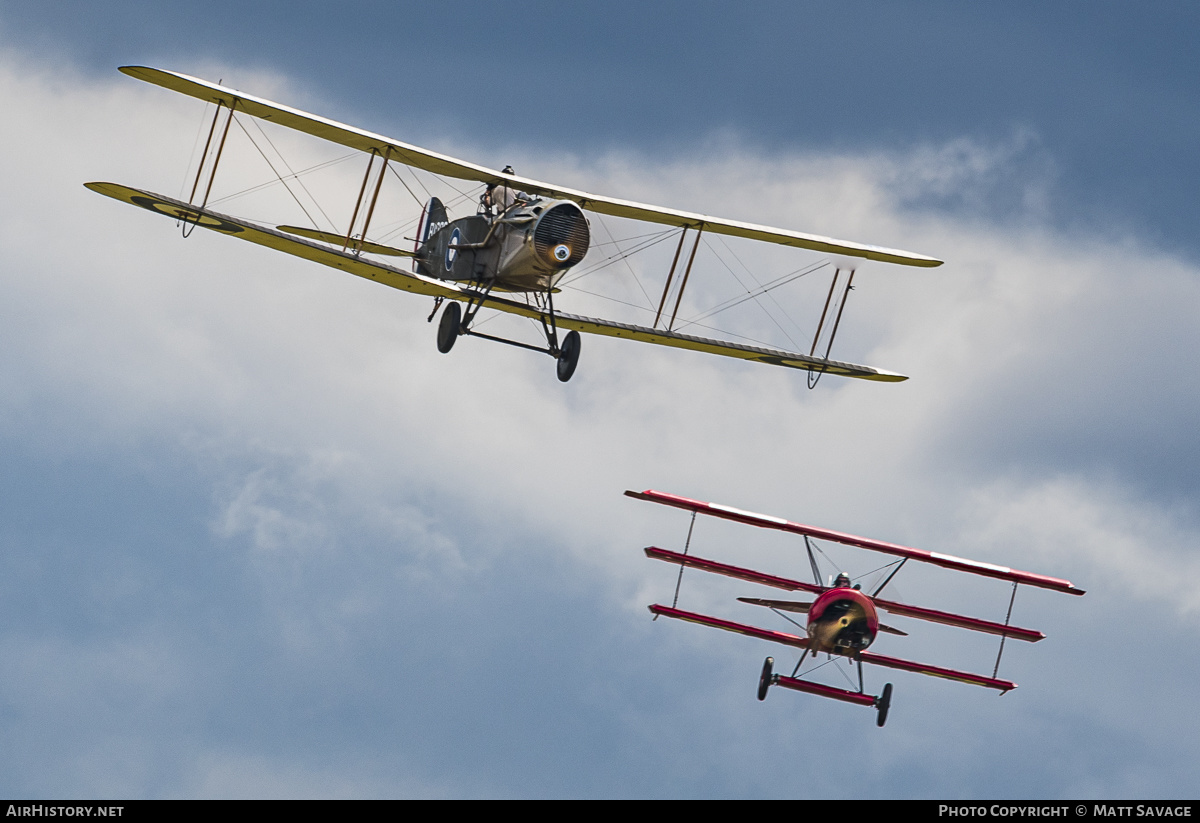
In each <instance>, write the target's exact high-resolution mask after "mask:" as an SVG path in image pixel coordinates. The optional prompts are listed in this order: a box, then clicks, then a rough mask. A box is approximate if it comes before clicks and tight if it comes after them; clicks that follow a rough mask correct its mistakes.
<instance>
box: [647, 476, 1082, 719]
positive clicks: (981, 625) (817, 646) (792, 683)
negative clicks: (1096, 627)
mask: <svg viewBox="0 0 1200 823" xmlns="http://www.w3.org/2000/svg"><path fill="white" fill-rule="evenodd" d="M625 494H626V495H628V496H629V497H635V498H637V499H639V500H649V501H650V502H652V503H661V504H663V505H666V506H674V507H675V508H679V509H685V510H687V511H690V512H692V525H693V526H694V525H695V519H696V515H697V514H706V515H710V516H712V517H719V518H722V519H725V520H733V521H735V522H737V523H744V524H747V525H751V526H759V527H762V528H766V529H778V530H779V531H784V532H790V533H792V534H798V535H802V536H803V537H804V542H805V548H806V549H807V551H808V559H809V564H810V565H811V567H812V571H813V577H814V579H815V582H814V583H805V582H802V581H800V580H791V579H788V578H785V577H777V576H775V575H771V574H765V573H763V572H759V571H754V570H753V569H747V568H742V567H739V566H732V565H729V564H727V563H720V562H717V561H715V560H707V559H704V558H701V557H696V556H694V555H690V554H689V553H688V546H690V544H691V536H692V531H691V527H689V529H688V540H687V543H686V544H685V548H684V551H683V552H682V553H680V552H674V551H669V550H667V549H660V548H657V547H654V546H651V547H649V548H647V549H646V550H645V551H646V556H647V557H649V558H651V559H653V560H663V561H665V562H668V563H675V564H677V565H679V567H680V569H679V576H680V580H682V577H683V570H684V568H694V569H697V570H699V571H705V572H711V573H713V574H719V575H724V576H726V577H732V578H736V579H738V580H745V581H747V582H750V583H760V584H762V585H764V586H770V587H772V588H776V589H783V590H785V591H802V592H807V593H809V594H814V595H816V599H815V600H811V601H805V602H801V601H795V600H766V599H761V598H753V597H739V598H738V600H740V601H741V602H743V603H750V604H752V605H756V606H764V607H766V608H768V609H771V610H772V611H774V612H775V613H777V614H779V615H780V616H781V617H784V618H785V619H787V620H789V621H790V622H792V623H795V621H793V620H791V618H788V617H787V615H786V614H785V612H786V613H799V614H806V615H807V624H806V626H804V627H803V628H805V630H806V631H805V634H803V635H797V634H790V633H788V632H780V631H774V630H771V629H763V628H759V627H757V626H751V625H747V624H745V623H737V622H734V621H732V620H726V619H724V618H720V617H712V616H709V615H705V614H698V613H696V612H690V611H684V610H683V609H680V608H677V605H678V601H679V584H678V583H676V589H675V601H674V602H673V603H672V605H671V606H662V605H658V604H655V605H652V606H650V611H651V613H652V614H654V616H655V619H656V620H657V619H658V618H659V617H673V618H676V619H678V620H686V621H689V622H692V623H699V624H700V625H702V626H711V627H712V628H715V629H723V630H724V631H729V632H736V633H738V634H743V635H746V636H748V637H756V638H759V639H761V640H769V641H771V642H774V643H780V644H782V645H784V646H791V647H793V648H797V649H801V650H802V651H801V653H800V659H799V660H798V661H797V663H796V666H795V668H794V669H793V670H792V673H791V674H790V675H782V674H776V673H775V671H774V665H775V661H774V658H771V657H768V658H767V659H766V661H765V662H764V663H763V668H762V673H761V675H760V676H759V681H758V699H759V700H764V699H766V696H767V692H768V691H769V690H770V688H771V686H782V687H784V688H787V689H794V690H795V691H800V692H808V693H810V694H816V695H820V696H821V697H829V698H832V699H834V700H842V701H845V702H847V703H854V704H856V705H859V706H869V707H871V708H874V709H875V711H876V724H877V725H879V726H882V725H883V724H884V723H885V722H886V721H887V716H888V709H889V707H890V705H891V699H892V684H891V683H888V684H886V685H885V686H884V687H883V690H882V691H881V692H880V693H879V694H878V695H871V694H868V693H867V692H866V690H865V688H864V686H863V669H862V666H863V664H864V663H867V664H870V665H873V666H883V667H884V668H889V669H898V670H900V671H906V672H915V673H917V674H927V675H932V676H934V677H944V678H947V679H950V680H958V681H960V682H962V683H970V684H973V685H976V686H983V687H985V688H989V689H996V690H998V691H999V692H1000V693H1001V694H1003V693H1005V692H1007V691H1010V690H1012V689H1015V688H1016V687H1017V684H1016V683H1013V682H1011V681H1008V680H1002V679H1000V678H999V677H998V676H997V675H998V674H999V669H1000V658H1001V656H1002V655H1003V653H1004V641H1005V640H1007V639H1008V638H1010V637H1011V638H1013V639H1015V640H1025V641H1028V642H1037V641H1038V640H1041V639H1043V638H1044V637H1045V635H1044V634H1042V632H1040V631H1036V630H1034V629H1025V628H1021V627H1019V626H1014V625H1012V624H1011V623H1010V622H1009V620H1010V618H1011V617H1012V607H1013V602H1014V601H1015V599H1016V594H1017V586H1019V585H1022V584H1024V585H1026V586H1035V587H1037V588H1042V589H1052V590H1054V591H1060V592H1066V593H1068V594H1083V593H1084V592H1083V590H1082V589H1077V588H1075V586H1073V585H1071V582H1070V581H1069V580H1060V579H1059V578H1056V577H1047V576H1046V575H1041V574H1034V573H1032V572H1023V571H1018V570H1017V569H1009V568H1006V567H1004V566H996V565H993V564H991V563H981V562H978V561H975V560H966V559H964V558H961V557H952V556H950V555H946V554H939V553H937V552H930V551H924V550H922V549H913V548H909V547H907V546H898V545H895V544H893V543H884V542H882V541H879V540H871V539H868V538H865V537H855V536H854V535H850V534H843V533H841V532H835V531H830V530H829V529H821V528H817V527H815V526H806V525H804V524H802V523H792V522H789V521H787V520H784V519H783V518H780V517H771V516H769V515H765V514H755V513H754V512H748V511H742V510H741V509H735V508H732V507H730V506H723V505H720V504H718V503H704V502H701V501H699V500H691V499H689V498H686V497H679V496H677V495H673V494H665V493H663V492H657V491H653V490H647V491H643V492H635V491H627V492H625ZM811 538H816V539H819V540H828V541H831V542H835V543H841V544H843V545H846V546H855V547H858V548H861V549H869V550H872V551H877V552H883V553H885V554H890V555H893V556H896V557H899V558H901V559H900V560H898V561H896V562H895V563H894V564H891V565H893V566H894V568H891V572H890V574H888V575H887V577H886V579H884V580H883V582H882V583H880V584H879V585H878V586H876V587H875V589H874V590H873V591H871V592H870V593H867V592H864V591H862V590H861V588H860V585H859V584H852V581H851V579H850V578H849V577H848V576H847V575H845V574H839V575H838V576H837V578H836V579H835V580H833V584H832V585H824V584H823V583H822V581H821V575H820V572H819V570H818V567H817V560H816V556H815V555H814V554H813V544H812V542H811V540H810V539H811ZM910 560H916V561H919V562H922V563H932V564H934V565H937V566H942V567H943V568H947V569H953V570H956V571H962V572H968V573H971V574H978V575H983V576H985V577H995V578H998V579H1000V580H1007V581H1010V582H1011V583H1012V597H1011V598H1010V600H1009V604H1008V614H1007V616H1006V617H1005V619H1004V622H1003V623H997V622H994V621H991V620H982V619H980V618H976V617H967V616H965V615H960V614H952V613H950V612H944V611H937V610H935V609H928V608H924V607H920V606H910V605H908V604H905V603H898V602H895V601H892V600H885V599H883V598H882V597H880V595H881V594H882V592H883V589H884V587H886V586H887V585H888V583H890V582H891V581H892V578H893V577H895V576H896V573H897V572H898V571H900V568H901V567H903V566H904V564H906V563H907V562H908V561H910ZM887 568H888V567H885V570H886V569H887ZM880 612H887V613H888V614H893V615H898V616H902V617H912V618H916V619H918V620H927V621H931V622H934V623H942V624H944V625H947V626H956V627H959V628H963V629H969V630H971V631H977V632H983V633H985V634H992V635H998V636H999V637H1000V649H999V652H998V653H997V655H996V667H995V669H994V670H993V672H992V675H991V676H990V677H988V676H987V675H982V674H972V673H971V672H964V671H957V670H955V669H948V668H943V667H941V666H933V665H929V664H927V663H916V662H913V661H910V660H902V659H900V658H897V657H888V656H885V655H882V654H876V653H874V652H869V651H867V648H868V647H869V646H871V644H872V643H873V642H874V641H875V638H876V635H877V634H878V633H879V632H884V633H887V634H893V635H900V636H907V632H904V631H901V630H900V629H897V628H893V627H891V626H887V625H884V624H883V623H881V622H880V621H879V613H880ZM795 625H797V626H798V625H799V624H798V623H795ZM819 654H825V655H828V656H829V658H830V659H842V658H844V659H846V660H848V661H849V662H851V663H852V664H853V665H855V666H856V667H857V669H858V689H857V690H851V689H844V688H838V687H836V686H830V685H826V684H824V683H818V682H815V681H812V680H806V679H803V678H801V677H798V675H799V674H800V669H801V666H802V665H803V664H804V662H805V660H806V659H810V658H811V659H812V660H813V661H814V662H815V661H816V658H817V655H819Z"/></svg>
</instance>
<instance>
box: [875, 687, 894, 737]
mask: <svg viewBox="0 0 1200 823" xmlns="http://www.w3.org/2000/svg"><path fill="white" fill-rule="evenodd" d="M891 705H892V684H891V683H888V684H887V685H886V686H884V687H883V694H881V695H879V697H878V698H876V699H875V708H876V710H877V711H878V712H879V714H878V716H876V718H875V725H876V726H878V727H879V728H881V729H882V728H883V724H884V723H886V722H887V713H888V708H889V707H890V706H891Z"/></svg>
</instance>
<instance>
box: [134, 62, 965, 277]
mask: <svg viewBox="0 0 1200 823" xmlns="http://www.w3.org/2000/svg"><path fill="white" fill-rule="evenodd" d="M121 71H122V72H124V73H125V74H127V75H129V76H130V77H134V78H137V79H138V80H144V81H146V82H147V83H153V84H155V85H158V86H162V87H163V88H167V89H171V90H172V91H177V92H179V93H181V94H186V95H188V96H190V97H195V98H198V99H200V100H204V101H206V102H209V103H219V104H221V105H224V106H226V107H233V108H234V110H235V111H240V112H244V113H246V114H249V115H251V116H253V117H259V118H262V119H263V120H268V121H270V122H272V123H279V124H280V125H282V126H287V127H288V128H291V129H295V130H297V131H300V132H304V133H305V134H311V135H313V136H315V137H319V138H321V139H323V140H329V141H331V142H333V143H339V144H341V145H343V146H348V147H350V148H353V149H358V150H359V151H364V152H375V153H378V154H380V155H382V154H384V152H385V151H386V152H387V155H388V157H389V159H391V160H395V161H396V162H399V163H403V164H405V165H408V166H412V167H414V168H418V169H424V170H425V171H428V172H432V173H433V174H439V175H443V176H445V177H456V178H459V179H463V180H476V181H479V182H482V183H487V184H493V183H495V184H501V185H506V186H509V187H511V188H514V189H519V190H523V191H526V192H529V193H530V194H535V195H541V196H544V197H552V198H563V199H568V200H574V201H575V202H576V203H578V204H579V205H580V206H581V207H582V208H584V209H587V210H589V211H594V212H597V213H599V214H609V215H612V216H614V217H627V218H631V219H633V220H644V221H646V222H648V223H659V224H663V225H668V226H679V227H685V228H692V229H703V230H704V231H706V232H710V233H712V234H724V235H730V236H733V237H745V238H748V239H750V240H761V241H763V242H766V243H778V244H780V245H783V246H794V247H796V248H802V249H811V250H813V251H818V252H822V253H825V254H836V255H845V256H848V257H860V258H864V259H867V260H878V261H881V262H884V263H897V264H899V265H902V266H922V267H933V266H940V265H941V264H942V261H941V260H938V259H936V258H933V257H926V256H925V255H922V254H915V253H913V252H907V251H901V250H900V249H887V248H883V247H881V246H872V245H868V244H866V243H855V242H852V241H848V240H834V239H833V238H830V237H821V236H820V235H815V234H805V233H803V232H798V231H791V230H789V229H774V228H771V227H769V226H758V225H754V224H753V223H743V222H740V221H737V220H727V219H724V218H721V217H712V216H709V215H704V214H695V213H693V212H686V211H678V210H676V209H668V208H663V207H660V206H650V205H646V204H644V203H634V202H632V201H629V200H618V199H616V198H613V197H605V196H604V195H599V194H589V193H588V192H583V191H576V190H575V189H568V188H563V187H562V186H555V185H551V184H549V183H542V182H539V181H537V180H530V179H528V178H525V177H518V176H516V175H513V174H504V173H503V172H499V171H496V170H495V169H489V168H485V167H483V166H477V165H475V164H474V163H468V162H466V161H464V160H457V159H455V158H453V157H448V156H446V155H444V154H438V153H437V152H434V151H429V150H428V149H423V148H420V147H418V146H412V145H409V144H408V143H402V142H400V141H399V140H392V139H391V138H388V137H383V136H381V135H378V134H372V133H371V132H368V131H364V130H362V129H357V128H354V127H353V126H347V125H345V124H343V123H338V122H335V121H333V120H328V119H326V118H324V117H319V116H317V115H315V114H308V113H306V112H302V111H299V110H297V109H293V108H290V107H288V106H284V105H281V104H279V103H272V102H271V101H269V100H263V99H261V98H258V97H254V96H252V95H249V94H245V93H244V92H240V91H237V90H236V89H230V88H226V87H225V86H220V85H217V84H216V83H209V82H208V81H206V80H199V79H197V78H195V77H188V76H187V75H185V74H178V73H176V72H172V71H163V70H162V69H152V68H148V67H145V66H123V67H121Z"/></svg>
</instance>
